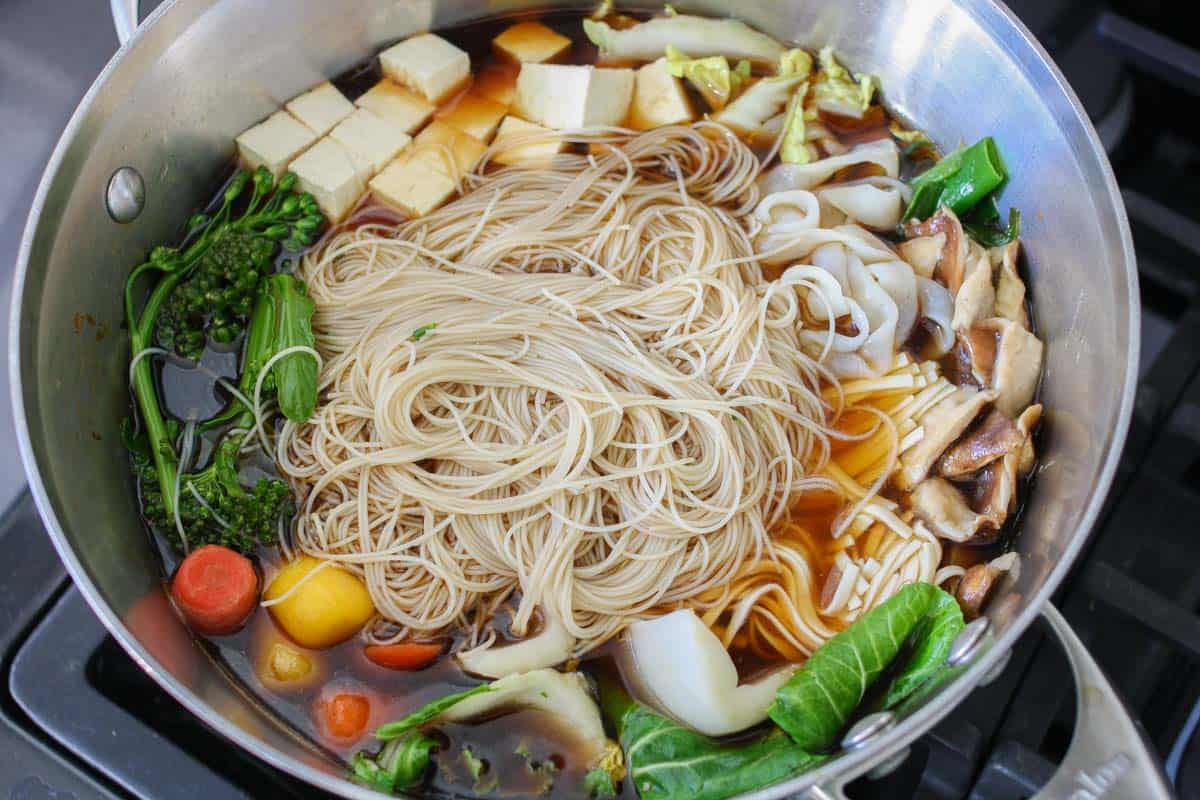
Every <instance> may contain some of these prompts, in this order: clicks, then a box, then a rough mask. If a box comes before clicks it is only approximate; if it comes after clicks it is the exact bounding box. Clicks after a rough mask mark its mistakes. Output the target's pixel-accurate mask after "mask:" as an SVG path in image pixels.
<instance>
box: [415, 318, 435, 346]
mask: <svg viewBox="0 0 1200 800" xmlns="http://www.w3.org/2000/svg"><path fill="white" fill-rule="evenodd" d="M436 327H437V323H436V322H431V323H429V324H428V325H422V326H421V327H419V328H417V329H415V330H414V331H413V332H412V340H413V341H414V342H419V341H421V340H422V339H424V338H425V334H427V333H429V332H430V331H432V330H433V329H434V328H436Z"/></svg>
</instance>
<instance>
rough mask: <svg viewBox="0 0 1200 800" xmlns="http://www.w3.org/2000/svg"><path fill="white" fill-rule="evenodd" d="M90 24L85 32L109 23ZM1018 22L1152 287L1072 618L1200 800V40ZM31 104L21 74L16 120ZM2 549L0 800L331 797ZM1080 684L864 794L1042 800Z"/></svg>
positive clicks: (919, 748)
mask: <svg viewBox="0 0 1200 800" xmlns="http://www.w3.org/2000/svg"><path fill="white" fill-rule="evenodd" d="M71 1H72V2H75V0H71ZM31 2H32V0H17V2H16V3H15V4H10V5H8V6H4V7H3V8H0V31H2V30H3V28H4V26H5V25H7V24H8V20H7V19H6V18H5V14H7V13H12V14H14V15H21V14H24V15H25V16H23V17H21V20H22V21H23V23H24V24H27V25H42V24H47V23H46V21H45V20H43V21H42V22H40V23H39V22H38V19H40V16H39V13H40V12H38V11H36V10H32V9H34V6H31V5H29V3H31ZM151 4H153V3H152V2H151V3H147V2H143V5H151ZM78 5H79V8H78V9H77V11H78V12H79V13H80V15H81V19H82V18H83V16H86V15H89V14H90V15H94V16H98V15H102V14H103V11H104V9H103V8H102V7H99V6H97V4H95V3H87V2H83V0H78ZM1010 5H1011V6H1012V7H1013V8H1014V10H1015V11H1016V12H1017V13H1018V14H1019V15H1020V16H1021V17H1022V18H1023V19H1024V20H1025V21H1026V23H1027V24H1028V25H1029V27H1030V28H1031V29H1032V30H1033V31H1034V33H1035V34H1036V35H1037V36H1038V38H1039V39H1040V40H1041V41H1042V42H1043V44H1045V45H1046V47H1047V49H1048V50H1049V51H1050V52H1051V53H1052V54H1053V55H1054V57H1055V59H1056V60H1057V61H1058V63H1059V64H1060V66H1062V68H1063V70H1064V72H1065V73H1066V75H1067V77H1068V79H1069V80H1070V82H1071V83H1072V85H1073V86H1074V87H1075V88H1076V91H1077V92H1078V94H1079V96H1080V98H1081V100H1082V102H1083V103H1084V105H1085V107H1086V108H1087V109H1088V112H1089V114H1090V115H1091V116H1092V119H1093V121H1095V123H1096V125H1097V128H1098V130H1099V131H1100V133H1101V136H1102V139H1103V140H1104V141H1105V143H1106V145H1107V146H1108V147H1109V149H1110V152H1111V153H1112V156H1113V162H1114V166H1115V169H1116V172H1117V175H1118V178H1119V180H1120V182H1121V186H1122V190H1123V192H1124V196H1125V201H1126V206H1127V208H1128V210H1129V214H1130V218H1131V220H1132V222H1133V225H1134V234H1135V238H1136V243H1137V250H1138V259H1139V272H1140V275H1141V293H1142V302H1143V325H1142V336H1143V359H1142V373H1141V379H1142V381H1141V385H1140V387H1139V391H1138V397H1137V407H1136V411H1135V418H1134V422H1133V426H1132V428H1131V431H1130V436H1129V441H1128V444H1127V446H1126V449H1125V452H1124V454H1123V457H1122V462H1121V466H1120V469H1119V472H1118V475H1117V480H1116V482H1115V484H1114V487H1113V490H1112V493H1111V496H1110V498H1109V502H1108V504H1107V507H1106V510H1105V513H1104V516H1103V517H1102V522H1101V523H1100V524H1099V525H1098V526H1097V529H1096V533H1095V536H1094V537H1093V540H1092V542H1091V544H1090V545H1089V548H1088V550H1087V552H1085V553H1084V554H1083V556H1082V557H1081V558H1080V561H1079V563H1078V565H1077V567H1076V569H1075V570H1074V573H1073V574H1072V575H1071V576H1070V577H1069V578H1068V580H1067V581H1066V582H1065V583H1064V585H1063V588H1062V589H1061V590H1060V592H1059V595H1058V596H1057V597H1056V598H1055V602H1056V603H1057V604H1058V606H1059V608H1061V609H1063V611H1064V613H1065V614H1066V616H1067V617H1068V619H1069V620H1070V622H1071V624H1072V625H1073V626H1074V627H1075V629H1076V631H1077V632H1078V633H1079V635H1080V637H1081V638H1082V639H1083V640H1084V641H1085V642H1086V643H1087V644H1088V645H1089V647H1090V648H1091V649H1092V652H1093V653H1094V655H1095V656H1096V659H1097V661H1099V662H1100V663H1101V664H1102V666H1103V667H1104V668H1105V670H1106V671H1107V672H1108V673H1109V675H1110V676H1111V678H1112V679H1113V682H1114V684H1115V685H1116V686H1117V687H1118V688H1119V689H1120V690H1121V692H1122V693H1123V694H1124V695H1125V697H1126V698H1127V699H1128V701H1129V703H1130V706H1131V707H1132V708H1133V709H1134V711H1135V713H1136V714H1137V715H1138V716H1139V717H1140V719H1141V722H1142V723H1143V725H1144V726H1145V728H1146V730H1147V731H1149V734H1150V737H1151V739H1152V741H1153V742H1154V744H1155V745H1156V746H1157V748H1158V749H1159V752H1161V753H1163V754H1167V755H1168V758H1167V761H1166V765H1167V772H1168V774H1169V775H1170V777H1171V778H1172V779H1173V780H1174V781H1175V784H1176V787H1177V789H1178V792H1179V794H1180V796H1181V797H1182V798H1198V799H1200V617H1198V616H1197V613H1196V612H1197V609H1198V608H1200V569H1197V566H1198V565H1200V537H1198V536H1197V529H1198V527H1200V526H1198V525H1197V524H1196V521H1197V520H1200V269H1197V268H1196V267H1195V265H1196V264H1197V263H1200V261H1198V260H1200V222H1197V220H1200V137H1197V136H1196V133H1195V129H1194V125H1193V123H1192V122H1191V116H1190V113H1189V111H1190V109H1189V106H1190V105H1191V104H1194V102H1195V95H1196V94H1197V93H1198V92H1200V54H1198V52H1197V50H1195V49H1192V48H1195V47H1196V46H1197V45H1198V44H1200V42H1198V41H1196V39H1197V38H1200V33H1197V32H1195V31H1193V30H1191V29H1188V28H1187V27H1186V26H1185V25H1184V24H1183V20H1182V19H1180V18H1178V15H1179V9H1178V4H1177V3H1173V2H1166V0H1138V2H1137V3H1136V4H1135V3H1133V2H1132V1H1131V0H1130V2H1127V3H1122V2H1116V1H1114V2H1112V3H1108V4H1103V3H1100V2H1073V1H1072V0H1010ZM37 8H40V5H39V6H37ZM97 8H99V11H97V10H96V9H97ZM88 19H91V20H92V22H93V23H95V25H93V27H96V26H103V25H105V24H106V23H103V22H96V20H95V19H92V17H88ZM89 33H91V34H92V35H94V36H100V34H98V33H96V32H95V31H93V30H92V29H91V28H89ZM1164 34H1165V35H1164ZM103 36H106V37H111V34H110V33H109V32H108V30H107V28H105V30H104V31H103ZM1186 36H1191V37H1192V39H1193V40H1192V41H1188V40H1186V39H1183V38H1181V37H1186ZM2 40H3V37H2V36H0V41H2ZM93 43H94V42H93ZM97 66H98V64H97V65H93V66H90V67H87V69H92V70H94V69H95V68H96V67H97ZM81 77H82V78H87V77H89V76H88V75H82V76H81ZM81 85H82V83H81ZM17 88H18V87H17V86H16V84H13V83H12V82H11V81H8V80H6V76H5V73H4V72H3V71H0V90H3V91H0V109H3V108H4V107H5V102H6V97H5V91H10V90H14V91H15V90H16V89H17ZM30 102H33V101H30ZM17 107H18V108H22V107H23V106H21V105H18V106H17ZM65 110H66V109H62V110H61V111H63V112H65ZM55 113H59V112H55ZM51 116H52V115H51ZM55 119H56V118H55ZM56 124H61V121H59V122H57V123H56ZM2 199H3V198H2V197H0V200H2ZM0 210H2V209H0ZM20 217H23V211H22V212H21V213H19V214H17V215H15V216H14V221H13V222H12V225H18V224H19V221H20V220H19V218H20ZM6 224H7V223H6ZM9 227H11V225H10V226H9ZM6 230H8V228H6ZM3 232H4V231H0V233H3ZM9 232H10V233H11V231H9ZM9 238H12V237H9ZM0 256H2V254H0ZM3 260H4V259H3V258H0V262H3ZM1034 291H1035V292H1036V287H1034ZM0 548H3V552H7V553H19V554H20V558H17V559H8V560H7V561H4V562H0V669H2V672H3V680H2V681H0V797H9V798H12V799H13V800H76V799H81V798H102V799H103V800H117V799H118V798H163V797H181V798H182V797H187V798H192V797H198V796H200V797H213V798H239V797H297V796H304V797H322V796H324V795H323V794H321V793H319V792H317V791H315V790H313V789H310V788H308V787H306V786H303V785H301V784H298V783H297V782H296V781H295V780H293V779H291V778H289V777H287V776H285V775H283V774H282V773H280V772H279V771H277V770H275V769H273V768H271V767H270V766H267V765H265V764H263V763H261V762H259V761H258V760H257V759H255V758H254V757H253V756H250V755H248V754H246V753H244V752H242V751H240V750H238V749H237V748H235V747H233V746H231V745H229V744H228V743H227V742H225V741H224V740H223V739H221V738H219V737H218V736H217V735H216V734H214V733H212V732H211V731H209V730H208V729H206V728H205V727H204V726H203V725H202V724H201V723H199V722H197V721H196V720H195V719H194V718H193V717H192V716H191V715H190V714H188V712H187V711H185V710H184V709H183V708H182V707H181V706H180V705H179V704H178V703H176V702H175V701H174V700H172V699H171V698H170V697H169V696H168V695H166V693H164V692H163V691H162V690H161V689H159V688H158V687H157V685H156V684H154V682H153V681H151V680H150V679H149V678H148V677H147V676H146V675H145V674H143V673H142V672H141V670H140V669H139V668H138V667H137V666H136V665H135V664H134V662H133V661H132V660H131V659H129V658H128V657H127V656H126V655H125V654H124V653H123V652H122V651H121V650H120V648H119V647H118V646H117V645H116V644H115V642H114V641H113V640H112V639H111V638H109V637H108V636H107V635H106V634H105V633H104V631H103V629H102V628H101V627H100V625H99V623H98V622H97V621H96V619H95V618H94V617H93V616H92V614H91V613H90V611H89V610H88V609H87V607H86V605H85V604H84V602H83V600H82V598H81V597H80V595H79V594H78V592H77V591H75V590H74V589H73V588H71V587H70V584H69V582H68V581H67V580H66V578H65V575H64V572H63V570H62V567H61V566H60V565H59V563H58V561H57V559H56V557H55V554H54V552H53V550H52V548H51V547H50V544H49V541H48V539H47V538H46V536H45V535H44V533H43V532H42V530H41V526H40V523H39V522H38V520H37V517H36V514H35V513H34V510H33V507H32V503H31V501H30V499H29V496H28V493H25V494H23V495H22V496H21V497H20V498H19V499H18V500H17V502H16V503H15V504H14V505H13V507H12V508H11V509H10V510H9V511H8V512H7V514H6V515H4V516H3V517H2V518H0ZM1070 675H1071V673H1070V670H1069V669H1068V667H1067V663H1066V660H1065V658H1064V657H1063V656H1062V655H1061V653H1059V651H1058V650H1057V647H1056V646H1055V645H1054V644H1053V643H1052V642H1050V641H1049V640H1048V639H1046V638H1045V637H1044V636H1043V635H1042V633H1041V631H1040V630H1038V629H1036V628H1035V629H1034V630H1031V631H1029V632H1028V633H1026V634H1025V636H1023V637H1022V638H1021V640H1020V641H1019V642H1018V644H1017V646H1016V647H1015V648H1014V651H1013V654H1012V658H1011V660H1010V662H1009V664H1008V667H1007V668H1006V669H1005V670H1004V672H1003V673H1002V674H1001V675H1000V676H999V677H998V678H997V679H996V680H995V681H994V682H992V683H991V684H989V685H988V686H986V687H982V688H980V689H978V690H977V691H975V692H974V693H973V694H972V695H971V696H970V697H969V698H968V699H967V700H966V701H965V702H964V703H963V704H962V705H961V706H960V707H958V708H957V709H955V710H954V711H953V712H952V713H951V714H950V715H949V716H948V717H947V718H946V720H944V721H943V722H942V723H941V724H939V725H938V726H937V727H936V728H935V729H934V730H933V731H932V732H930V734H929V735H927V736H925V737H923V738H922V739H921V740H920V741H919V742H917V743H915V744H914V746H913V749H912V752H911V754H910V756H909V757H908V759H907V760H906V761H905V762H904V763H903V764H901V765H900V766H899V767H898V768H897V769H896V770H895V771H894V772H892V773H891V774H890V775H887V776H880V777H877V778H876V779H869V778H864V779H861V780H859V781H856V782H855V783H854V784H852V785H851V786H850V787H848V793H849V794H850V796H851V797H852V798H855V800H870V799H871V798H897V797H913V798H921V800H961V799H962V798H970V799H971V800H1015V799H1016V798H1024V797H1029V796H1030V795H1032V794H1033V793H1034V792H1036V791H1037V789H1038V788H1039V787H1041V786H1042V785H1044V783H1045V782H1046V780H1047V779H1048V777H1049V776H1050V775H1051V774H1052V773H1053V771H1054V770H1055V769H1056V766H1055V765H1056V764H1057V763H1058V761H1059V759H1060V758H1061V757H1062V755H1063V753H1064V752H1065V751H1066V749H1067V747H1068V745H1069V743H1070V739H1071V733H1072V725H1073V719H1074V714H1075V709H1074V691H1073V687H1072V683H1071V677H1070Z"/></svg>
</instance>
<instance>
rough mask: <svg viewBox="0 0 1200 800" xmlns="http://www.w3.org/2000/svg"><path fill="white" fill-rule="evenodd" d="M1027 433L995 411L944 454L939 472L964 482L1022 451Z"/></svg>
mask: <svg viewBox="0 0 1200 800" xmlns="http://www.w3.org/2000/svg"><path fill="white" fill-rule="evenodd" d="M1025 438H1026V436H1025V433H1023V432H1022V431H1021V429H1020V428H1018V427H1017V425H1016V423H1014V422H1013V421H1012V420H1011V419H1009V418H1008V417H1006V416H1004V414H1002V413H1001V412H999V411H997V410H995V409H992V411H991V412H990V413H988V414H987V416H985V417H984V418H983V421H982V422H980V423H978V424H977V425H974V426H973V427H971V428H970V429H969V430H968V431H967V432H966V433H964V434H963V435H962V437H961V438H960V439H959V440H958V441H957V442H955V443H954V445H953V446H952V447H951V448H950V449H949V450H947V451H946V452H945V453H943V454H942V458H941V460H940V461H939V462H938V471H939V472H941V473H942V475H944V476H945V477H947V478H952V479H953V478H965V477H967V476H969V475H971V474H972V473H975V472H978V471H979V470H981V469H983V468H984V467H986V466H987V465H988V464H990V463H992V462H993V461H995V460H996V459H998V458H1003V457H1004V456H1005V455H1007V454H1008V453H1011V452H1013V451H1015V450H1019V449H1020V448H1021V447H1022V446H1023V445H1024V444H1025Z"/></svg>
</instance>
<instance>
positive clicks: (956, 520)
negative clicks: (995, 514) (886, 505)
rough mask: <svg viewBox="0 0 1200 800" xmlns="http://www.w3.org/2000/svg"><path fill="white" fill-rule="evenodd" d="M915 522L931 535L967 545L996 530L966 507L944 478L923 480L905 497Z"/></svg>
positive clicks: (957, 492) (960, 494)
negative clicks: (909, 503)
mask: <svg viewBox="0 0 1200 800" xmlns="http://www.w3.org/2000/svg"><path fill="white" fill-rule="evenodd" d="M909 501H910V502H911V503H912V510H913V513H915V514H916V515H917V519H919V520H921V521H922V522H924V523H925V525H926V526H927V527H928V528H929V529H930V530H931V531H933V533H934V535H935V536H937V537H939V538H941V539H948V540H950V541H952V542H969V541H971V540H973V539H975V538H976V537H977V536H981V535H983V536H986V535H988V534H990V533H992V532H994V531H995V530H996V529H995V527H993V526H992V523H991V521H990V520H989V519H988V518H987V517H985V516H984V515H982V514H977V513H975V511H973V510H972V509H971V507H970V506H969V505H967V498H966V497H964V496H963V493H962V491H960V490H959V488H958V487H957V486H955V485H954V484H953V483H951V482H950V481H948V480H946V479H945V478H937V477H933V478H926V479H925V480H923V481H921V483H920V485H919V486H917V488H916V489H913V492H912V494H911V495H910V496H909Z"/></svg>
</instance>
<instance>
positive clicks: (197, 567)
mask: <svg viewBox="0 0 1200 800" xmlns="http://www.w3.org/2000/svg"><path fill="white" fill-rule="evenodd" d="M171 597H172V598H174V600H175V604H176V605H177V606H179V610H180V611H182V612H183V616H184V618H185V619H186V620H187V622H188V624H189V625H190V626H191V627H192V628H193V629H194V630H196V631H198V632H200V633H204V634H208V635H222V634H227V633H233V632H234V631H236V630H237V629H238V628H240V627H242V625H243V624H244V623H245V622H246V619H247V618H248V617H249V616H250V614H251V612H252V611H254V606H255V604H256V603H257V602H258V573H257V572H255V571H254V565H253V564H251V563H250V559H248V558H246V557H245V556H243V555H241V554H240V553H237V552H234V551H233V550H230V549H229V548H228V547H221V546H220V545H215V544H209V545H205V546H204V547H201V548H199V549H198V550H194V551H192V553H191V554H190V555H189V556H188V557H187V558H185V559H184V560H183V563H182V564H180V565H179V569H178V570H176V571H175V577H174V578H172V579H171Z"/></svg>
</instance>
